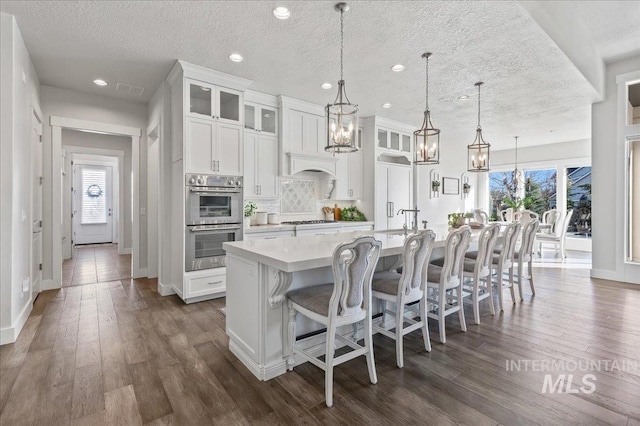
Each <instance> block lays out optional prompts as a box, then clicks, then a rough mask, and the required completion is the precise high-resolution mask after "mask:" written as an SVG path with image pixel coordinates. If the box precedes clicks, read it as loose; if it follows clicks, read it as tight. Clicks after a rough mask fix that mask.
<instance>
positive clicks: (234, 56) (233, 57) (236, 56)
mask: <svg viewBox="0 0 640 426" xmlns="http://www.w3.org/2000/svg"><path fill="white" fill-rule="evenodd" d="M229 59H231V60H232V61H233V62H242V60H243V59H244V58H243V57H242V56H241V55H240V54H239V53H232V54H231V55H229Z"/></svg>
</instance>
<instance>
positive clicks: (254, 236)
mask: <svg viewBox="0 0 640 426" xmlns="http://www.w3.org/2000/svg"><path fill="white" fill-rule="evenodd" d="M295 235H296V234H295V232H293V231H278V232H253V233H249V234H244V239H245V240H271V239H274V238H284V237H295Z"/></svg>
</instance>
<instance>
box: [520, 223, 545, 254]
mask: <svg viewBox="0 0 640 426" xmlns="http://www.w3.org/2000/svg"><path fill="white" fill-rule="evenodd" d="M539 225H540V221H539V220H538V219H534V220H532V221H529V222H527V223H526V224H523V225H522V244H521V245H520V252H519V253H518V260H519V261H520V262H528V261H529V260H531V256H533V242H534V241H535V239H536V232H538V226H539Z"/></svg>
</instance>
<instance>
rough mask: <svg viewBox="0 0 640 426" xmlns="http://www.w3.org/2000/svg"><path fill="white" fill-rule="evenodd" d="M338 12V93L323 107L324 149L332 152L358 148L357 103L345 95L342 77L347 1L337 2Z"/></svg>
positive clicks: (350, 150)
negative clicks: (325, 122)
mask: <svg viewBox="0 0 640 426" xmlns="http://www.w3.org/2000/svg"><path fill="white" fill-rule="evenodd" d="M335 9H336V11H338V12H340V80H339V81H338V94H337V96H336V99H335V100H334V101H333V103H332V104H327V106H326V107H325V113H326V114H325V115H326V118H327V145H326V146H325V147H324V150H325V151H330V152H334V153H344V152H354V151H358V150H359V149H360V143H359V141H358V105H356V104H352V103H351V102H350V101H349V98H348V97H347V92H346V90H345V88H344V79H343V72H342V70H343V56H344V14H345V12H347V11H348V10H349V6H348V5H347V3H337V4H336V5H335Z"/></svg>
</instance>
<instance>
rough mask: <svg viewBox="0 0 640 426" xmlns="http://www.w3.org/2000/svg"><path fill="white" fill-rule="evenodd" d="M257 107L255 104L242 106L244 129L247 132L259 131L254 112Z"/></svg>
mask: <svg viewBox="0 0 640 426" xmlns="http://www.w3.org/2000/svg"><path fill="white" fill-rule="evenodd" d="M257 109H258V106H257V105H255V104H248V103H247V104H244V128H245V129H247V130H256V129H259V127H258V123H257V122H256V110H257Z"/></svg>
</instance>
